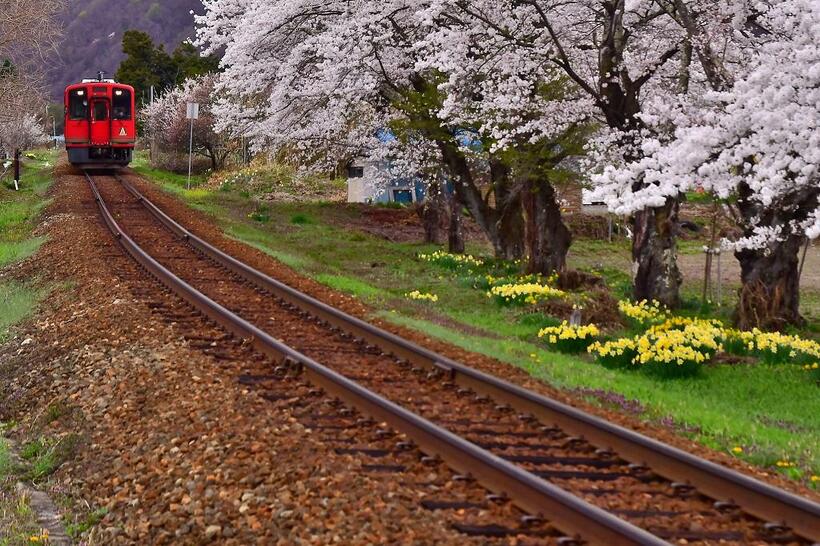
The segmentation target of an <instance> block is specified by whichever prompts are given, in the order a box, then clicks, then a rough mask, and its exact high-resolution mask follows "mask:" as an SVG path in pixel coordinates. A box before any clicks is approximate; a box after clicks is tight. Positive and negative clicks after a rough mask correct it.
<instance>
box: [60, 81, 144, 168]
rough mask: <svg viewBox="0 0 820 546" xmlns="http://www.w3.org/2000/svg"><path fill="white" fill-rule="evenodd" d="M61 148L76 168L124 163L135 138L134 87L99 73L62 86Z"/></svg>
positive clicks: (129, 158) (126, 161) (122, 164)
mask: <svg viewBox="0 0 820 546" xmlns="http://www.w3.org/2000/svg"><path fill="white" fill-rule="evenodd" d="M64 103H65V147H66V151H67V152H68V161H69V162H71V164H72V165H77V166H79V167H85V168H88V167H98V168H106V167H121V166H125V165H128V163H130V162H131V158H132V155H133V152H134V145H135V144H136V141H137V127H136V122H135V119H136V107H135V102H134V88H133V87H131V86H130V85H124V84H121V83H117V82H115V81H114V80H107V79H104V78H103V74H102V73H101V74H100V75H99V78H98V79H96V80H83V81H82V83H78V84H74V85H69V86H68V87H66V89H65V96H64Z"/></svg>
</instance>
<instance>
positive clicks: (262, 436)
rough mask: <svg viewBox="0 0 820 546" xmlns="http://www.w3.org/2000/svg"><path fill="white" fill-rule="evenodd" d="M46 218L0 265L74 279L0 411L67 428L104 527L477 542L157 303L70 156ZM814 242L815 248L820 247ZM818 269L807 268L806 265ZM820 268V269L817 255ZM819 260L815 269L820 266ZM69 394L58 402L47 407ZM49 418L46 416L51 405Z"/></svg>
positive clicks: (59, 295) (171, 203)
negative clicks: (263, 391) (20, 250)
mask: <svg viewBox="0 0 820 546" xmlns="http://www.w3.org/2000/svg"><path fill="white" fill-rule="evenodd" d="M131 180H132V182H136V183H138V185H139V187H140V189H141V190H142V191H144V192H145V193H146V194H147V195H148V196H149V197H150V198H151V199H154V200H155V202H157V204H159V205H160V206H162V207H164V208H165V209H166V211H167V212H169V213H170V214H171V215H172V216H174V217H175V218H176V219H177V220H179V221H181V222H182V223H183V224H185V225H186V226H187V227H189V228H190V229H192V231H194V232H195V233H197V234H198V235H200V236H203V237H204V238H206V239H208V240H210V241H211V242H212V243H214V244H216V245H218V246H220V247H221V248H222V249H223V250H225V251H227V252H229V253H231V254H233V255H235V256H237V257H238V258H240V259H242V260H243V261H246V262H247V263H249V264H250V265H252V266H254V267H257V268H259V269H261V270H262V271H264V272H266V273H268V274H270V275H272V276H274V277H277V278H279V279H281V280H282V281H284V282H287V283H289V284H291V285H293V286H295V287H297V288H299V289H301V290H304V291H306V292H308V293H309V294H311V295H313V296H315V297H317V298H319V299H322V300H324V301H326V302H328V303H331V304H333V305H336V306H338V307H340V308H342V309H344V310H345V311H347V312H349V313H352V314H354V315H358V316H362V317H365V316H367V315H368V313H369V310H368V309H366V308H365V307H364V306H363V305H362V304H361V303H359V302H358V301H357V300H355V299H353V298H350V297H347V296H345V295H343V294H340V293H338V292H334V291H332V290H330V289H329V288H326V287H323V286H321V285H318V284H317V283H314V282H312V281H309V280H306V279H304V278H302V277H300V276H298V275H297V274H295V273H294V272H293V271H291V270H290V269H288V268H287V267H285V266H283V265H282V264H280V263H278V262H276V261H274V260H272V259H271V258H269V257H268V256H266V255H264V254H262V253H261V252H259V251H256V250H254V249H252V248H249V247H247V246H245V245H243V244H241V243H239V242H237V241H234V240H230V239H227V238H225V237H223V236H222V235H221V233H220V232H219V230H218V229H217V228H216V227H215V226H214V225H212V224H211V223H209V221H208V220H207V219H206V218H205V217H204V216H202V215H200V214H198V213H196V212H194V211H192V210H191V209H189V208H187V207H185V206H184V205H183V204H181V203H180V202H178V201H176V200H174V199H173V198H172V197H169V196H167V195H165V194H162V193H160V192H159V191H158V190H156V189H155V188H154V187H152V186H151V185H150V184H147V183H143V182H139V181H138V180H137V179H136V178H135V177H131ZM52 193H53V197H54V201H53V203H52V204H51V205H50V207H49V208H48V210H47V211H46V213H45V216H44V219H43V223H42V225H41V227H40V231H41V232H42V233H48V235H49V237H50V238H49V241H48V242H47V243H46V244H45V245H44V246H43V248H42V249H41V250H40V252H39V253H38V254H37V255H36V256H35V257H33V258H32V259H30V260H28V261H26V262H24V263H23V264H20V265H17V266H14V267H12V268H9V269H7V270H5V271H2V272H0V278H10V279H31V278H37V279H39V282H40V283H41V284H43V285H49V286H52V287H55V286H56V285H57V283H59V284H60V288H58V289H56V290H55V292H54V293H53V295H52V296H51V297H50V298H49V299H48V300H47V301H46V302H45V304H44V305H43V308H42V309H41V311H40V313H39V314H38V315H37V316H36V317H35V318H34V319H32V320H30V321H28V322H27V323H25V324H24V325H22V326H21V327H20V328H18V329H17V330H16V332H15V337H14V338H13V339H11V340H10V341H9V342H8V343H6V344H5V345H4V346H2V347H0V399H2V400H3V401H4V402H3V404H2V406H0V420H16V421H17V422H18V425H17V427H16V428H15V429H14V431H13V436H14V438H15V440H17V441H18V442H24V441H26V440H29V439H31V438H32V437H33V436H36V435H42V436H48V437H51V438H60V439H64V441H65V442H66V444H70V445H71V446H72V449H71V456H70V457H69V458H68V459H67V460H66V462H65V463H64V464H63V465H62V466H61V467H60V468H59V470H58V471H57V473H56V474H55V475H54V476H53V477H52V479H51V480H50V482H49V491H50V492H51V493H52V494H54V495H67V496H68V497H69V498H71V499H73V502H74V509H73V510H74V511H75V512H76V511H82V509H81V508H80V507H81V506H83V505H87V506H89V507H92V508H105V509H106V510H107V513H106V515H105V517H104V519H103V520H102V522H101V524H100V525H99V527H98V528H97V529H96V530H95V531H94V532H93V534H92V537H91V539H92V540H91V542H92V543H95V544H172V543H173V544H198V543H202V542H204V541H206V540H216V541H219V542H222V543H226V544H330V543H339V544H370V543H391V544H465V543H466V542H465V539H464V537H463V536H461V535H458V534H456V533H455V531H454V530H452V529H451V527H450V526H449V525H448V524H447V522H446V521H445V520H444V519H443V516H442V515H440V514H439V513H437V512H429V511H425V510H420V509H419V506H418V497H419V489H417V486H413V485H412V484H409V485H408V484H407V483H403V482H400V481H397V480H393V479H385V478H383V477H380V476H378V475H371V474H367V473H363V472H361V471H360V467H361V460H359V459H357V458H356V457H354V456H351V455H343V454H339V453H337V452H336V451H335V450H334V449H333V446H331V445H328V444H327V443H324V442H323V441H322V440H321V438H319V437H317V436H316V435H315V434H311V432H310V431H309V430H305V427H303V426H302V425H301V424H300V423H299V422H298V420H297V419H296V417H295V416H294V408H293V407H292V406H291V405H290V404H289V403H288V402H287V401H286V400H285V401H281V400H280V401H279V402H277V403H271V402H270V401H268V400H265V399H264V398H262V397H260V396H257V395H255V394H254V393H252V392H249V390H248V388H247V387H245V386H244V385H242V384H241V383H240V382H239V381H238V377H239V376H240V375H242V374H246V373H248V370H251V371H253V372H254V373H260V368H259V366H260V364H259V363H258V362H254V361H249V362H222V361H219V360H217V359H215V358H213V357H211V356H208V355H207V354H206V353H205V352H204V351H203V350H201V349H199V348H197V347H196V346H195V345H194V344H192V343H190V341H186V340H185V339H182V337H181V335H180V333H179V331H178V329H177V328H176V327H175V326H174V325H173V324H172V323H170V322H169V321H168V320H167V319H163V317H161V316H159V315H158V314H157V313H155V312H153V311H152V306H151V304H152V303H153V302H152V300H151V297H153V296H147V295H146V294H150V291H146V290H145V288H144V287H145V283H146V282H151V281H150V279H147V278H146V276H145V275H144V273H142V272H141V271H140V270H139V269H138V268H137V267H136V266H135V265H134V264H133V263H132V262H131V261H130V260H129V259H127V258H125V257H124V255H123V253H122V252H121V250H120V248H119V246H118V245H117V244H116V243H115V241H114V239H113V238H112V237H111V236H110V235H109V234H108V233H107V232H106V231H105V229H104V227H103V226H102V224H101V222H100V221H99V218H98V215H97V212H96V207H95V203H94V201H93V200H92V199H91V195H90V191H89V190H88V188H87V186H86V184H85V182H84V179H83V178H82V177H81V176H78V175H76V174H73V173H72V172H71V171H70V170H69V169H67V168H65V167H63V168H60V169H59V171H58V176H57V181H56V184H55V185H54V187H53V189H52ZM813 256H814V258H813V259H816V254H813ZM807 269H808V268H807ZM812 269H816V268H812ZM812 275H813V276H814V277H815V278H816V275H817V272H816V271H815V272H813V273H812ZM382 326H383V327H385V328H386V329H388V330H391V331H393V332H395V333H397V334H400V335H404V336H406V337H408V338H410V339H412V340H414V341H417V342H420V343H422V344H424V345H426V346H428V347H429V348H431V349H433V350H436V351H439V352H441V353H443V354H445V355H447V356H449V357H451V358H454V359H457V360H460V361H462V362H464V363H466V364H468V365H472V366H475V367H477V368H479V369H481V370H484V371H486V372H490V373H494V374H497V375H500V376H503V377H504V378H506V379H507V380H510V381H513V382H516V383H519V384H521V385H523V386H525V387H528V388H531V389H533V390H535V391H537V392H541V393H543V394H546V395H550V396H553V397H555V398H557V399H559V400H562V401H565V402H568V403H571V404H572V405H575V406H577V407H580V408H582V409H585V410H587V411H590V412H591V413H595V414H598V415H601V416H604V417H607V418H609V419H611V420H613V421H614V422H616V423H619V424H621V425H624V426H628V427H630V428H633V429H635V430H638V431H640V432H643V433H645V434H648V435H650V436H653V437H656V438H659V439H662V440H664V441H667V442H669V443H671V444H673V445H676V446H678V447H680V448H683V449H686V450H688V451H691V452H694V453H698V454H700V455H703V456H705V457H707V458H709V459H711V460H713V461H716V462H719V463H721V464H724V465H727V466H730V467H733V468H736V469H738V470H740V471H743V472H745V473H747V474H750V475H753V476H755V477H757V478H759V479H762V480H765V481H767V482H770V483H774V484H776V485H779V486H781V487H784V488H786V489H789V490H792V491H796V492H798V493H800V494H803V495H807V496H814V497H815V498H817V497H816V495H815V494H814V493H813V492H811V491H809V490H806V489H804V488H802V487H801V486H799V485H797V484H795V483H794V482H791V481H789V480H787V479H785V478H784V477H782V476H780V475H776V474H772V473H769V472H765V471H763V470H761V469H759V468H753V467H751V466H749V465H747V464H745V463H743V462H742V461H739V460H737V459H735V458H732V457H730V456H728V455H726V454H723V453H718V452H713V451H711V450H708V449H706V448H704V447H702V446H700V445H697V444H695V443H693V442H691V441H689V440H686V439H684V438H681V437H679V436H676V435H675V434H674V433H672V432H671V431H670V430H667V429H664V428H661V427H658V426H654V425H648V424H645V423H641V422H640V421H637V420H636V419H634V418H633V417H630V416H629V415H624V414H620V413H615V412H612V411H608V410H604V409H601V408H593V407H591V406H588V405H587V404H586V403H584V402H581V401H578V400H576V399H574V398H573V397H572V396H571V395H569V394H567V393H564V392H561V391H557V390H555V389H552V388H550V387H549V386H547V385H544V384H542V383H539V382H537V381H535V380H533V379H532V378H530V377H529V376H527V375H526V374H525V373H524V372H523V371H521V370H519V369H515V368H513V367H511V366H509V365H506V364H502V363H499V362H497V361H494V360H492V359H489V358H486V357H483V356H481V355H477V354H473V353H468V352H465V351H463V350H461V349H458V348H455V347H452V346H450V345H447V344H445V343H443V342H438V341H434V340H431V339H429V338H427V337H425V336H424V335H423V334H420V333H418V332H412V331H409V330H406V329H402V328H399V327H395V326H390V325H385V324H382ZM51 407H59V408H61V409H60V411H58V412H51V411H48V408H51ZM52 413H54V414H55V415H56V417H54V415H52V417H53V419H51V420H46V419H43V417H42V416H43V415H44V414H50V415H51V414H52Z"/></svg>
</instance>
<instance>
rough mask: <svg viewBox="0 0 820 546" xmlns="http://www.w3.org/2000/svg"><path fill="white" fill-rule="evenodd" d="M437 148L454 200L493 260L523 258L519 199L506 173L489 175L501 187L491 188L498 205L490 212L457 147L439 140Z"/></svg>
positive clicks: (497, 171)
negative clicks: (489, 248)
mask: <svg viewBox="0 0 820 546" xmlns="http://www.w3.org/2000/svg"><path fill="white" fill-rule="evenodd" d="M437 144H438V146H439V150H440V151H441V154H442V157H443V158H444V161H445V163H446V165H447V169H448V173H449V174H450V176H451V178H452V180H453V187H454V189H455V195H456V199H458V201H459V202H460V203H461V204H463V205H464V206H465V207H467V210H468V211H469V212H470V215H471V216H472V217H473V219H474V220H475V221H476V223H477V224H478V226H479V227H480V228H481V230H482V231H483V232H484V234H485V235H486V236H487V239H488V240H489V241H490V243H491V244H492V245H493V251H494V253H495V255H496V257H498V258H504V259H515V258H520V257H521V255H522V254H523V245H522V243H521V241H523V238H524V225H523V218H522V216H521V198H520V195H518V196H516V194H515V190H514V188H512V186H509V183H510V182H509V176H508V173H506V174H505V172H504V171H502V170H500V169H498V170H496V171H495V173H493V172H492V171H491V176H493V178H494V180H493V182H494V183H495V182H500V183H501V184H502V186H500V187H494V191H495V195H496V201H497V203H496V208H492V207H491V206H489V204H488V203H487V201H486V200H485V199H484V197H483V196H482V195H481V191H479V189H478V186H476V184H475V180H474V179H473V175H472V173H471V172H470V167H469V165H468V164H467V160H466V158H465V157H464V154H462V153H461V152H460V151H459V150H458V148H457V146H456V144H455V143H453V142H448V141H440V140H439V141H437ZM495 177H498V180H495ZM499 191H500V193H499Z"/></svg>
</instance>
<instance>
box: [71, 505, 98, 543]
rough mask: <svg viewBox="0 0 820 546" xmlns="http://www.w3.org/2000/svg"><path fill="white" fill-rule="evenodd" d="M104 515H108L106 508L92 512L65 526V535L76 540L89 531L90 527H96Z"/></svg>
mask: <svg viewBox="0 0 820 546" xmlns="http://www.w3.org/2000/svg"><path fill="white" fill-rule="evenodd" d="M106 514H108V510H107V509H106V508H98V509H96V510H92V511H90V512H88V513H87V514H85V516H84V517H83V518H81V519H79V520H78V521H76V522H73V523H69V524H68V525H66V533H67V534H68V536H70V537H71V538H72V539H74V540H78V539H79V538H80V537H81V536H82V535H83V534H84V533H86V532H88V531H89V530H91V528H92V527H94V526H96V525H98V524H99V523H100V522H101V521H102V520H103V518H104V517H105V516H106Z"/></svg>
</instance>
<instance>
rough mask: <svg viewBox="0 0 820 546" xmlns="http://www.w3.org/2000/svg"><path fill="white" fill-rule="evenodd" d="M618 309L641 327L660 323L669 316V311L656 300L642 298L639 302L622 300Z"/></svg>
mask: <svg viewBox="0 0 820 546" xmlns="http://www.w3.org/2000/svg"><path fill="white" fill-rule="evenodd" d="M618 309H619V310H620V311H621V313H623V314H624V315H625V316H626V317H627V318H628V319H630V320H631V321H632V322H633V323H635V324H636V325H637V326H640V327H646V326H650V325H652V324H659V323H661V322H663V321H665V320H666V319H667V318H669V311H668V310H667V309H666V308H664V307H663V306H662V305H661V304H660V303H658V302H657V301H655V300H652V301H647V300H641V301H639V302H638V303H632V302H631V301H627V300H621V301H619V302H618Z"/></svg>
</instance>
